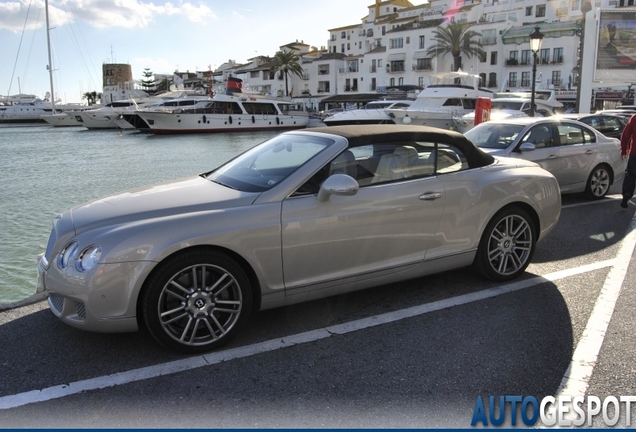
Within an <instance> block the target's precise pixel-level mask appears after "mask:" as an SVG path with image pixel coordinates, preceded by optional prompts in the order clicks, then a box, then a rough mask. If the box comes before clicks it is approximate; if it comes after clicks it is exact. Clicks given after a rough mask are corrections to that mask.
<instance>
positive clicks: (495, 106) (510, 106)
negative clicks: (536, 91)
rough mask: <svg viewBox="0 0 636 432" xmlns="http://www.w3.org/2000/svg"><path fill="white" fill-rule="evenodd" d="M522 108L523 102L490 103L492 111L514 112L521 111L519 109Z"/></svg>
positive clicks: (496, 101) (494, 101)
mask: <svg viewBox="0 0 636 432" xmlns="http://www.w3.org/2000/svg"><path fill="white" fill-rule="evenodd" d="M522 106H523V102H517V101H514V102H513V101H498V100H493V101H492V109H507V110H515V111H521V107H522Z"/></svg>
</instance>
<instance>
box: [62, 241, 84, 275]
mask: <svg viewBox="0 0 636 432" xmlns="http://www.w3.org/2000/svg"><path fill="white" fill-rule="evenodd" d="M77 248H79V243H77V242H76V241H72V242H70V243H69V244H67V245H66V247H64V249H62V252H60V257H59V258H58V259H57V266H58V267H59V268H60V269H65V268H66V267H68V264H69V263H70V262H71V260H72V259H73V258H75V255H76V254H77Z"/></svg>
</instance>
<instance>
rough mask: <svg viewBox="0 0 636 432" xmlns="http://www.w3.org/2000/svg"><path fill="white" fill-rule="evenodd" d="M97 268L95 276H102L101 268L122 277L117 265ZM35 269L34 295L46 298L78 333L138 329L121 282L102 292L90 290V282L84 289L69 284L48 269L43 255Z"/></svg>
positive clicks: (61, 276) (77, 285)
mask: <svg viewBox="0 0 636 432" xmlns="http://www.w3.org/2000/svg"><path fill="white" fill-rule="evenodd" d="M100 267H101V269H100V270H98V274H104V273H106V271H105V270H104V268H107V269H108V270H109V271H108V273H109V274H112V273H117V274H120V275H121V274H122V273H120V271H121V270H122V269H121V268H119V266H107V265H102V266H100ZM113 267H117V268H113ZM124 267H126V266H124ZM37 269H38V279H37V284H36V292H37V293H45V294H47V295H48V303H49V308H50V309H51V311H52V312H53V314H54V315H55V316H56V317H58V318H59V319H60V320H62V321H63V322H64V323H66V324H68V325H70V326H72V327H75V328H79V329H82V330H87V331H94V332H103V333H123V332H132V331H137V330H138V326H137V318H136V316H135V314H134V310H135V307H134V305H132V307H131V306H130V300H129V298H130V297H127V296H126V293H127V292H128V293H129V292H130V291H128V290H127V289H123V286H122V282H123V281H124V279H118V280H117V281H116V282H114V283H113V284H111V285H110V286H108V287H104V288H102V289H94V287H93V286H92V285H93V281H92V280H91V282H90V283H89V284H88V285H84V286H82V285H81V284H76V285H71V284H69V283H68V281H69V280H68V279H69V278H66V277H64V275H63V274H62V273H61V272H59V270H57V269H53V268H51V267H50V266H49V263H48V262H47V260H46V258H45V257H44V254H40V255H39V256H38V265H37ZM127 274H129V275H130V273H127ZM117 282H119V284H117ZM89 301H90V302H91V303H90V304H89ZM131 311H132V313H131Z"/></svg>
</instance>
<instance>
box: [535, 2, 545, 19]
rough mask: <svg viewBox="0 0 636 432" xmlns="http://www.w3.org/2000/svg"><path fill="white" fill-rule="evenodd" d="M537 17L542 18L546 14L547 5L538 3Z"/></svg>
mask: <svg viewBox="0 0 636 432" xmlns="http://www.w3.org/2000/svg"><path fill="white" fill-rule="evenodd" d="M535 16H536V17H537V18H541V17H544V16H545V5H544V4H543V5H537V14H536V15H535Z"/></svg>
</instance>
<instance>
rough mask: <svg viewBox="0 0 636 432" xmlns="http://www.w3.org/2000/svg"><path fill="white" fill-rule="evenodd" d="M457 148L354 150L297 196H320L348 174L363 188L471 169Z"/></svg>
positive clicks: (413, 145)
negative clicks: (330, 181) (330, 180)
mask: <svg viewBox="0 0 636 432" xmlns="http://www.w3.org/2000/svg"><path fill="white" fill-rule="evenodd" d="M468 168H469V166H468V162H467V160H466V157H465V155H464V154H463V153H462V152H461V151H460V150H459V149H458V148H457V147H455V146H454V145H450V144H444V143H434V142H399V143H397V142H390V143H376V144H368V145H362V146H358V147H351V148H349V149H347V150H345V151H344V152H342V153H340V154H339V155H338V156H336V157H335V158H334V159H333V160H332V161H331V162H330V163H329V164H327V165H326V166H325V167H324V168H323V169H321V170H320V171H318V172H317V173H316V174H315V175H314V176H313V177H312V178H311V179H309V180H308V181H307V183H305V184H304V185H303V186H301V187H300V188H299V189H298V191H297V192H296V193H295V194H294V195H306V194H316V193H318V190H319V189H320V185H321V184H322V182H323V181H325V180H326V178H327V177H329V176H330V175H333V174H347V175H349V176H351V177H353V178H354V179H356V180H357V182H358V184H359V185H360V187H365V186H370V185H377V184H384V183H395V182H401V181H405V180H406V181H408V180H413V179H418V178H425V177H429V176H432V175H435V174H447V173H453V172H457V171H461V170H465V169H468Z"/></svg>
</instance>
